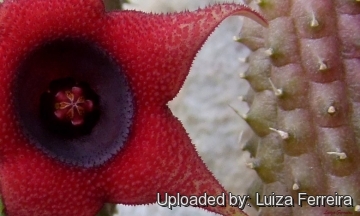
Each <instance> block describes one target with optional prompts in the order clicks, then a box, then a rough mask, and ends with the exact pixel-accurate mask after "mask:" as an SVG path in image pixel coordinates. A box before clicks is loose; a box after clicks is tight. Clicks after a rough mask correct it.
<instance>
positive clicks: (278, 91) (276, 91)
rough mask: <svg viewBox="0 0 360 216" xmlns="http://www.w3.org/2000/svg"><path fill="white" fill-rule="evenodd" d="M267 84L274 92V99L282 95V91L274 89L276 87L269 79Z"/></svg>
mask: <svg viewBox="0 0 360 216" xmlns="http://www.w3.org/2000/svg"><path fill="white" fill-rule="evenodd" d="M269 82H270V85H271V87H272V89H273V91H274V94H275V96H276V97H280V96H282V95H283V90H282V89H279V88H276V86H275V85H274V83H273V82H272V81H271V79H270V78H269Z"/></svg>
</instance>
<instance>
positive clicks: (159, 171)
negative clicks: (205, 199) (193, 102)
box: [101, 109, 240, 215]
mask: <svg viewBox="0 0 360 216" xmlns="http://www.w3.org/2000/svg"><path fill="white" fill-rule="evenodd" d="M140 113H141V114H140V115H139V116H138V118H139V119H141V120H139V121H137V122H139V124H136V126H135V127H134V132H135V134H136V136H133V137H131V138H130V140H129V145H128V146H127V147H126V149H125V150H124V151H123V152H121V154H120V155H119V156H118V157H116V159H115V160H114V161H113V162H112V163H111V165H110V166H109V167H108V169H107V170H106V171H105V172H104V174H103V175H101V176H102V177H103V178H105V179H106V184H105V187H106V188H107V190H106V191H108V192H109V194H108V195H109V199H110V201H111V202H116V203H124V204H137V203H155V201H156V194H157V193H160V194H162V196H163V195H164V193H169V195H176V193H180V194H181V195H186V196H190V195H197V196H200V195H204V193H206V194H207V195H213V196H217V195H221V193H222V192H224V193H226V191H225V190H224V189H223V187H222V186H221V185H220V184H219V182H218V181H217V180H216V179H215V178H214V177H213V176H212V174H211V173H210V171H209V170H208V169H207V168H206V166H205V164H204V163H203V162H202V160H201V159H200V157H199V156H198V154H197V152H196V150H195V148H194V146H193V145H192V144H191V141H190V139H189V138H188V136H187V134H186V132H185V130H184V128H183V127H182V125H181V124H180V122H179V121H178V120H177V119H176V118H175V117H173V116H172V114H171V112H170V111H169V110H165V109H157V110H155V109H152V110H141V112H140ZM153 131H157V132H156V133H154V132H153ZM206 208H207V209H208V210H211V211H214V212H217V213H220V214H223V215H233V214H235V213H238V214H240V210H239V209H238V208H236V207H235V208H230V207H228V208H220V207H216V208H214V207H210V206H209V207H206Z"/></svg>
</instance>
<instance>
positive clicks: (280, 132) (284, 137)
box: [269, 127, 289, 140]
mask: <svg viewBox="0 0 360 216" xmlns="http://www.w3.org/2000/svg"><path fill="white" fill-rule="evenodd" d="M269 129H270V130H271V131H274V132H276V133H277V134H279V136H280V137H281V139H283V140H287V139H289V133H287V132H285V131H282V130H278V129H275V128H271V127H270V128H269Z"/></svg>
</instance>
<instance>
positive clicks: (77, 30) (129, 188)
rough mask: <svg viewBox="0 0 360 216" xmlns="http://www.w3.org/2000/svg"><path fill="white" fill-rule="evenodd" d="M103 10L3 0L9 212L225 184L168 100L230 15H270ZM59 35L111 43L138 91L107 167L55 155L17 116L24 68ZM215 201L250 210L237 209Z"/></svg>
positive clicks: (81, 207) (0, 110)
mask: <svg viewBox="0 0 360 216" xmlns="http://www.w3.org/2000/svg"><path fill="white" fill-rule="evenodd" d="M104 11H105V10H104V6H103V3H102V2H101V1H99V0H86V1H84V0H58V1H57V0H31V1H28V0H12V1H5V3H3V4H2V5H1V7H0V98H1V101H2V102H1V103H0V125H1V128H0V155H1V156H0V185H1V195H2V197H3V201H4V203H5V206H6V213H7V215H8V216H17V215H19V216H23V215H41V216H46V215H52V216H54V215H79V216H81V215H95V214H96V212H97V211H98V210H99V209H100V208H101V206H102V205H103V203H104V202H113V203H125V204H146V203H154V202H155V201H156V192H161V193H164V192H169V193H171V194H174V193H176V192H180V193H182V194H184V195H201V194H203V193H204V192H207V193H209V194H213V195H217V194H220V193H221V192H225V190H224V189H223V188H222V186H221V185H220V184H219V183H218V181H217V180H216V179H215V178H214V177H213V176H212V174H211V173H210V172H209V171H208V169H207V168H206V166H205V165H204V163H203V162H202V160H201V159H200V157H199V156H198V154H197V152H196V150H195V148H194V146H193V145H192V144H191V141H190V139H189V137H188V135H187V134H186V132H185V130H184V128H183V127H182V125H181V123H180V122H179V121H178V120H177V119H176V118H175V117H174V116H173V115H172V114H171V112H170V111H169V109H168V108H167V106H166V103H167V102H168V101H169V100H170V99H172V98H173V97H174V96H175V95H176V94H177V92H178V91H179V89H180V88H181V86H182V84H183V82H184V80H185V78H186V76H187V74H188V72H189V69H190V66H191V63H192V61H193V58H194V56H195V55H196V53H197V51H198V49H200V47H201V45H202V44H203V43H204V41H205V40H206V38H207V37H208V35H209V34H210V33H211V32H212V31H213V30H214V28H215V27H216V26H217V25H218V24H219V23H220V22H221V21H222V20H223V19H224V18H226V17H227V16H230V15H234V14H240V15H245V16H249V17H250V18H254V19H255V20H256V21H258V22H260V23H262V24H264V25H266V22H265V21H264V20H263V19H262V18H261V17H260V16H259V15H257V14H256V13H254V12H253V11H251V10H250V9H248V8H246V7H244V6H242V5H237V4H222V5H215V6H212V7H208V8H206V9H202V10H198V11H196V12H184V13H178V14H170V15H154V14H145V13H142V12H135V11H123V12H112V13H108V14H106V13H105V12H104ZM59 38H84V39H86V40H88V41H92V42H94V43H95V44H97V45H98V46H100V47H101V48H102V49H104V50H106V51H107V52H108V53H109V54H110V55H111V56H112V57H113V58H114V59H115V60H116V61H117V63H118V64H119V65H120V66H121V67H122V68H123V71H124V73H125V74H126V76H127V77H128V79H129V82H130V87H131V89H132V91H133V93H134V103H135V104H134V105H135V109H136V110H135V116H134V123H133V126H132V128H131V132H130V136H129V139H128V141H127V143H126V144H125V147H124V148H123V149H122V150H121V151H120V152H119V153H118V154H117V155H115V156H114V157H113V158H112V159H111V160H110V161H108V162H106V163H105V164H103V165H101V166H98V167H94V168H87V169H85V168H79V167H74V166H70V165H68V164H63V163H61V162H59V161H57V160H56V159H55V158H50V157H48V155H46V154H44V153H43V152H42V151H41V150H38V149H37V148H36V147H34V145H33V144H31V143H30V141H29V139H28V138H27V137H26V136H24V134H23V132H22V130H21V129H20V126H19V123H18V121H17V119H16V116H15V111H14V105H13V99H12V97H11V95H12V93H11V89H12V83H13V80H14V78H15V77H16V70H17V67H18V66H19V64H20V63H21V61H22V60H23V59H24V57H25V56H26V55H27V54H28V53H29V52H30V51H31V50H33V49H35V48H36V47H37V46H38V45H41V44H43V43H45V42H49V41H52V40H55V39H59ZM207 209H208V210H210V211H213V212H217V213H220V214H223V215H235V214H239V215H241V214H243V213H241V211H240V210H239V209H238V208H230V207H226V208H221V207H215V208H214V207H208V208H207Z"/></svg>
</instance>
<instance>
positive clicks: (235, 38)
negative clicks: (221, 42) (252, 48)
mask: <svg viewBox="0 0 360 216" xmlns="http://www.w3.org/2000/svg"><path fill="white" fill-rule="evenodd" d="M233 41H235V42H241V38H240V37H238V36H236V35H234V36H233Z"/></svg>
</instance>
